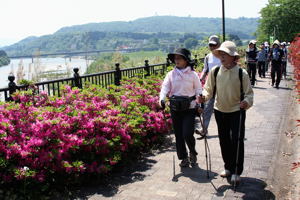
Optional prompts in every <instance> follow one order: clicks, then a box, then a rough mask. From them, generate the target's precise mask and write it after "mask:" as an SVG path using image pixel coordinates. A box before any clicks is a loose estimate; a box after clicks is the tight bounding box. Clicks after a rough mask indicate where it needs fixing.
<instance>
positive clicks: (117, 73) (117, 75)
mask: <svg viewBox="0 0 300 200" xmlns="http://www.w3.org/2000/svg"><path fill="white" fill-rule="evenodd" d="M115 66H116V71H115V74H114V75H115V85H121V83H120V81H121V79H122V73H121V70H120V63H116V64H115Z"/></svg>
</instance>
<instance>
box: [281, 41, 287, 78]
mask: <svg viewBox="0 0 300 200" xmlns="http://www.w3.org/2000/svg"><path fill="white" fill-rule="evenodd" d="M280 48H281V50H282V51H283V57H282V59H281V61H282V63H281V66H282V75H283V76H284V79H286V64H287V57H288V51H287V48H286V42H282V43H281V44H280Z"/></svg>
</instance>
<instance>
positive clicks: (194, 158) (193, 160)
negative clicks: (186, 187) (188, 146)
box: [190, 153, 197, 165]
mask: <svg viewBox="0 0 300 200" xmlns="http://www.w3.org/2000/svg"><path fill="white" fill-rule="evenodd" d="M196 162H197V154H195V153H190V163H191V165H195V164H196Z"/></svg>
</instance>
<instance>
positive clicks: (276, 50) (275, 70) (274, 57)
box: [270, 40, 284, 89]
mask: <svg viewBox="0 0 300 200" xmlns="http://www.w3.org/2000/svg"><path fill="white" fill-rule="evenodd" d="M283 56H284V53H283V51H282V49H280V42H279V41H278V40H275V41H274V43H273V45H272V49H271V51H270V60H271V65H272V67H271V78H272V86H273V87H274V83H275V87H276V88H277V89H279V84H280V80H281V71H282V69H281V64H282V57H283ZM275 75H276V80H275Z"/></svg>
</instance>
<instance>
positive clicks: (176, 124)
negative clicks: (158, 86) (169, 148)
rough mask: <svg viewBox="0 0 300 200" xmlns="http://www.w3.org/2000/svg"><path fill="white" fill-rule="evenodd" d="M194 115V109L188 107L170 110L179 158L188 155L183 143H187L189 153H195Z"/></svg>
mask: <svg viewBox="0 0 300 200" xmlns="http://www.w3.org/2000/svg"><path fill="white" fill-rule="evenodd" d="M195 116H196V110H195V109H189V110H187V111H182V112H175V111H171V118H172V124H173V129H174V132H175V138H176V150H177V156H178V159H179V160H182V159H185V158H187V157H188V153H187V150H186V146H185V144H187V146H188V148H189V151H190V152H191V153H194V154H196V155H197V152H196V150H195V146H196V140H195V137H194V130H195V127H194V124H195Z"/></svg>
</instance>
